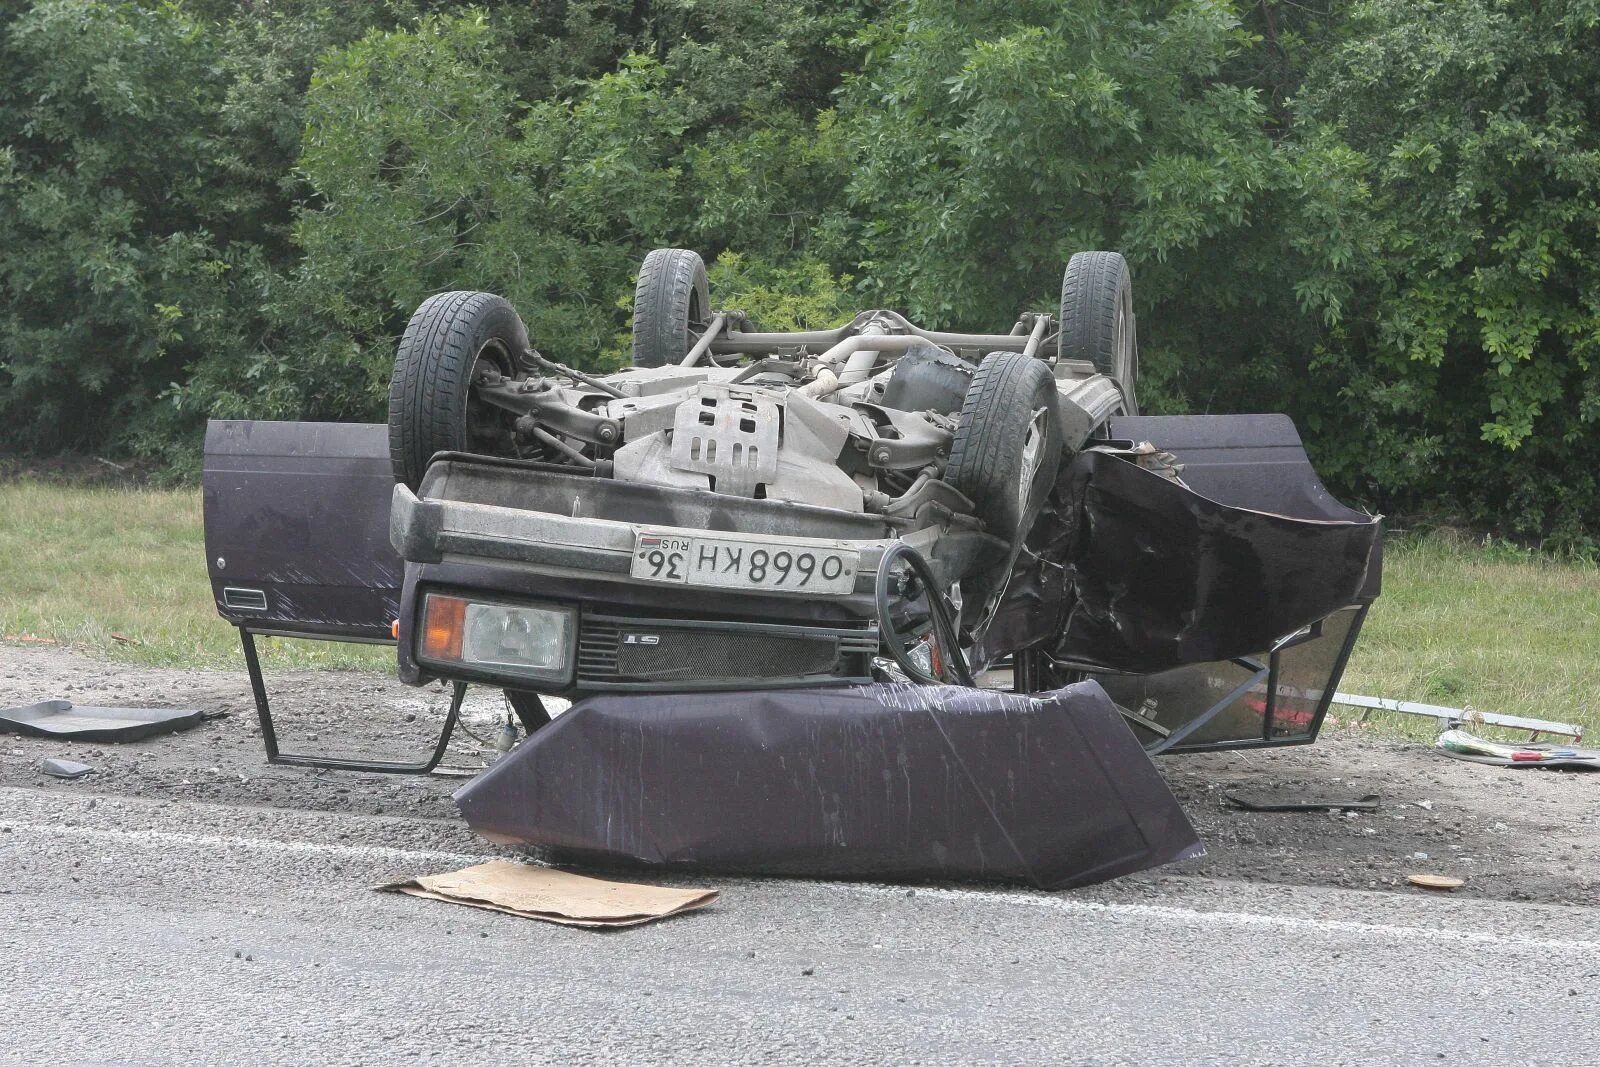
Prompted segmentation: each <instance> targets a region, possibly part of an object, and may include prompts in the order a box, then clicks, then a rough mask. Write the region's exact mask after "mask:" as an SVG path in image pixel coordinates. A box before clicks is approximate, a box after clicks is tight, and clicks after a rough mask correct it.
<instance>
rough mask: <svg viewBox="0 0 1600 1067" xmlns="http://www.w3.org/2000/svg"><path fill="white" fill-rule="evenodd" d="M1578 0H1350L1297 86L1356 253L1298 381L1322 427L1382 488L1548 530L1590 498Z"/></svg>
mask: <svg viewBox="0 0 1600 1067" xmlns="http://www.w3.org/2000/svg"><path fill="white" fill-rule="evenodd" d="M1597 32H1600V5H1597V4H1596V3H1594V2H1592V0H1555V2H1549V3H1541V4H1537V5H1534V4H1524V3H1509V2H1503V0H1459V2H1457V0H1452V2H1448V3H1445V2H1430V3H1398V2H1393V0H1378V2H1371V3H1365V4H1362V5H1360V6H1358V7H1357V8H1356V9H1355V11H1354V13H1353V16H1352V21H1351V24H1350V26H1349V28H1348V29H1347V31H1346V33H1345V39H1344V41H1343V43H1342V44H1341V45H1340V46H1339V47H1338V48H1336V49H1333V50H1331V51H1329V52H1327V53H1326V54H1324V55H1323V56H1322V57H1321V60H1320V62H1318V63H1317V64H1316V65H1315V66H1314V68H1313V70H1312V71H1311V73H1310V75H1309V76H1308V79H1307V82H1306V84H1305V87H1304V89H1303V90H1302V93H1301V100H1300V110H1299V113H1300V124H1301V128H1302V130H1303V131H1305V132H1304V135H1305V136H1307V137H1311V136H1315V135H1316V133H1317V131H1319V130H1321V131H1325V135H1327V136H1336V137H1338V138H1340V139H1342V141H1343V142H1344V143H1346V144H1347V145H1348V146H1349V147H1350V148H1352V149H1354V150H1355V151H1356V152H1358V153H1359V158H1360V161H1361V162H1360V167H1359V175H1358V177H1359V179H1360V181H1361V183H1362V186H1363V196H1364V197H1365V200H1366V202H1365V204H1364V205H1363V207H1362V210H1361V212H1360V217H1361V221H1360V222H1359V223H1358V225H1359V226H1360V227H1361V236H1360V237H1359V239H1358V240H1357V242H1356V244H1357V246H1358V247H1359V251H1360V254H1359V255H1356V256H1354V257H1352V258H1350V259H1348V260H1345V261H1342V262H1340V263H1338V264H1335V265H1331V266H1332V268H1333V269H1332V270H1330V271H1329V272H1328V273H1327V274H1326V275H1324V276H1323V277H1321V278H1317V277H1315V276H1311V275H1308V276H1307V278H1306V283H1307V284H1308V285H1313V286H1322V287H1323V288H1324V290H1325V291H1328V292H1336V291H1338V292H1343V293H1344V294H1345V295H1344V297H1343V313H1342V321H1343V323H1344V328H1343V329H1342V331H1341V333H1340V335H1339V337H1338V342H1339V343H1338V344H1330V346H1329V348H1328V351H1327V353H1326V354H1325V355H1324V357H1323V358H1322V360H1321V361H1320V362H1319V365H1318V368H1317V371H1318V373H1317V376H1316V380H1315V383H1314V388H1315V389H1316V391H1317V392H1318V393H1319V394H1321V395H1322V397H1323V402H1324V405H1325V408H1326V404H1327V399H1328V397H1330V396H1338V397H1340V398H1341V400H1342V403H1340V404H1339V405H1338V408H1337V409H1336V410H1338V411H1339V413H1340V417H1338V418H1337V419H1330V420H1329V430H1330V434H1331V436H1332V437H1333V438H1334V439H1335V440H1336V441H1337V447H1336V448H1331V449H1330V452H1331V453H1332V454H1333V455H1334V456H1336V457H1337V466H1336V469H1335V474H1337V475H1341V476H1343V477H1345V478H1347V479H1348V478H1350V477H1351V476H1352V475H1353V474H1354V473H1355V472H1356V471H1357V470H1360V469H1363V468H1364V473H1365V474H1366V475H1367V476H1368V477H1372V478H1373V480H1374V483H1375V484H1374V485H1373V486H1372V489H1373V490H1374V492H1375V494H1376V495H1379V496H1381V497H1382V498H1384V499H1387V500H1391V501H1395V502H1397V503H1401V504H1404V503H1406V502H1416V501H1418V500H1433V501H1434V502H1436V503H1438V504H1441V505H1444V506H1454V507H1465V508H1467V509H1469V511H1470V514H1471V517H1472V518H1473V519H1475V520H1476V521H1478V522H1481V523H1486V524H1493V525H1503V524H1508V523H1509V524H1510V525H1512V526H1514V527H1515V528H1516V529H1518V530H1519V531H1520V532H1522V533H1525V534H1530V535H1538V534H1542V533H1554V534H1555V535H1556V536H1557V537H1558V538H1559V539H1565V540H1569V541H1572V540H1582V539H1584V537H1585V534H1584V532H1583V531H1584V528H1585V526H1587V527H1588V530H1589V531H1590V534H1591V535H1592V533H1593V531H1594V529H1595V522H1596V518H1597V516H1600V480H1597V476H1596V473H1595V472H1596V470H1597V469H1600V434H1597V432H1596V431H1597V430H1600V361H1597V354H1600V133H1597V128H1596V123H1595V116H1596V114H1597V113H1600V111H1597V106H1600V90H1597V88H1596V86H1597V85H1600V50H1597V48H1596V41H1597V40H1600V36H1597Z"/></svg>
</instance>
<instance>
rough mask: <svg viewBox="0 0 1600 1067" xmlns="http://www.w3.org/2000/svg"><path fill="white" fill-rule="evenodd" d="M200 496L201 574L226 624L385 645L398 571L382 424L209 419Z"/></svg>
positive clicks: (394, 614)
mask: <svg viewBox="0 0 1600 1067" xmlns="http://www.w3.org/2000/svg"><path fill="white" fill-rule="evenodd" d="M204 487H205V532H206V565H207V568H208V570H209V573H210V577H211V586H212V592H213V595H214V596H215V597H216V602H217V611H218V613H219V614H220V615H222V617H223V618H225V619H227V620H229V621H230V622H234V623H237V624H240V625H246V626H250V627H252V628H255V629H257V630H282V631H287V632H292V633H306V634H315V635H319V636H327V637H335V638H337V637H362V638H388V637H389V636H390V624H391V623H392V622H393V621H394V620H395V619H396V618H398V616H399V605H400V584H401V578H402V575H403V567H402V564H401V562H400V559H399V557H398V556H396V555H395V552H394V549H393V548H392V547H391V546H390V544H389V499H390V496H391V494H392V493H393V491H394V475H393V473H392V469H391V467H390V463H389V437H388V428H387V427H386V426H382V425H377V424H344V423H326V422H253V421H222V420H213V421H212V422H211V423H210V424H209V425H208V426H207V428H206V453H205V474H204ZM263 602H264V606H263V607H260V608H257V607H256V606H255V605H257V604H262V603H263Z"/></svg>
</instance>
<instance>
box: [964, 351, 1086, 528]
mask: <svg viewBox="0 0 1600 1067" xmlns="http://www.w3.org/2000/svg"><path fill="white" fill-rule="evenodd" d="M1040 408H1044V409H1045V418H1044V420H1043V425H1044V433H1045V435H1046V436H1045V440H1044V441H1043V442H1041V445H1040V447H1041V449H1042V450H1043V451H1042V452H1041V454H1040V456H1039V466H1038V469H1037V470H1036V471H1035V473H1034V477H1033V481H1032V482H1031V483H1030V488H1029V492H1028V494H1027V498H1026V499H1025V500H1024V499H1023V497H1022V494H1021V493H1019V492H1018V489H1019V482H1020V480H1021V476H1022V452H1023V445H1024V444H1025V443H1026V441H1027V437H1028V430H1029V428H1030V427H1031V426H1032V425H1033V416H1034V412H1036V411H1038V410H1039V409H1040ZM1058 408H1059V399H1058V394H1057V393H1056V379H1055V375H1053V374H1052V373H1051V372H1050V368H1049V366H1047V365H1046V364H1045V363H1044V362H1043V361H1041V360H1039V359H1036V358H1034V357H1033V356H1025V355H1023V354H1022V353H1021V352H991V353H989V355H987V356H985V357H984V360H983V362H982V363H981V364H979V365H978V370H977V373H975V374H974V375H973V376H972V387H971V388H970V389H968V390H967V395H966V399H965V400H963V401H962V404H961V421H960V423H959V424H958V425H957V426H956V432H955V439H954V441H952V442H951V445H950V462H949V464H947V465H946V467H945V473H944V480H945V481H946V482H948V483H949V484H950V485H951V486H953V487H954V488H956V489H957V490H959V491H960V492H961V493H963V494H965V495H966V497H967V498H968V499H969V500H971V501H972V503H973V510H974V512H975V514H976V515H977V516H978V518H980V519H982V520H983V522H984V524H985V525H986V526H987V527H988V528H989V532H990V533H993V534H995V535H996V536H997V537H1003V538H1005V539H1006V540H1014V539H1015V538H1017V537H1020V536H1022V535H1023V534H1024V533H1026V532H1027V531H1026V525H1027V523H1028V522H1029V521H1030V520H1031V518H1032V516H1033V515H1036V514H1038V509H1039V507H1040V505H1041V504H1043V502H1044V498H1045V497H1046V496H1047V495H1048V487H1049V485H1050V483H1051V482H1052V481H1054V479H1055V476H1056V470H1057V468H1058V467H1059V466H1060V465H1061V423H1060V420H1059V415H1058Z"/></svg>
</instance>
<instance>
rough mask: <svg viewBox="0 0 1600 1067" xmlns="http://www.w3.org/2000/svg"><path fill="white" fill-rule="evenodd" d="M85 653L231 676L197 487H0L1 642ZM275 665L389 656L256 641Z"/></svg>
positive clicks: (345, 663)
mask: <svg viewBox="0 0 1600 1067" xmlns="http://www.w3.org/2000/svg"><path fill="white" fill-rule="evenodd" d="M4 643H47V644H57V645H65V646H71V647H75V648H81V649H86V650H88V651H91V652H93V653H95V654H97V655H100V656H102V657H104V658H106V659H110V660H113V661H116V662H124V663H137V664H145V665H150V666H161V667H191V668H192V667H211V668H230V669H237V668H239V667H240V666H241V665H242V659H241V657H240V654H239V639H238V637H237V636H236V635H235V633H234V629H233V627H232V626H230V625H228V624H227V623H225V622H223V621H222V620H221V619H220V618H218V617H217V610H216V605H215V603H214V602H213V600H212V598H211V585H210V582H209V580H208V579H207V577H206V564H205V539H204V536H203V532H202V529H201V516H200V492H199V490H197V489H177V490H173V489H118V488H99V487H74V486H62V485H55V484H46V483H42V482H31V481H16V482H7V483H0V644H4ZM258 645H259V646H260V648H261V652H262V659H263V661H265V662H270V663H271V664H272V665H274V666H279V667H327V668H334V669H367V670H393V668H394V653H393V651H391V650H389V649H382V648H371V647H365V646H354V645H335V644H328V643H325V642H311V641H291V640H281V639H264V640H260V641H258Z"/></svg>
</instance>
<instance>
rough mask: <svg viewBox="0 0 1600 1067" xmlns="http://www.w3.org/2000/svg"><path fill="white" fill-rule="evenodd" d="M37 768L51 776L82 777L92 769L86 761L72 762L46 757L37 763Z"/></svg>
mask: <svg viewBox="0 0 1600 1067" xmlns="http://www.w3.org/2000/svg"><path fill="white" fill-rule="evenodd" d="M39 770H41V771H43V772H44V773H45V774H48V775H49V776H50V777H52V778H66V779H68V780H70V779H73V778H82V777H83V776H84V775H86V774H88V773H89V772H90V771H92V770H94V768H93V767H90V766H89V765H88V764H87V763H74V762H72V760H69V759H47V760H45V761H44V762H43V763H41V764H39Z"/></svg>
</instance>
